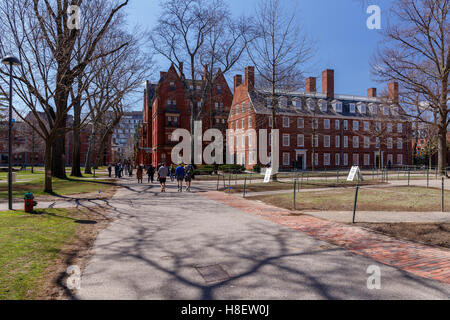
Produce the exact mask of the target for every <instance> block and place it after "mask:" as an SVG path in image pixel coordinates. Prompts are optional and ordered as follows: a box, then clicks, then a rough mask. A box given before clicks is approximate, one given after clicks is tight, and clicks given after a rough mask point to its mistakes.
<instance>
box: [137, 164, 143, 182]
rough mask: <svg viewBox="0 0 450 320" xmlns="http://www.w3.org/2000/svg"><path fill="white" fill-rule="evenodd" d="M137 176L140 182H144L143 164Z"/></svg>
mask: <svg viewBox="0 0 450 320" xmlns="http://www.w3.org/2000/svg"><path fill="white" fill-rule="evenodd" d="M136 176H137V179H138V183H143V178H144V177H143V176H144V168H143V167H142V166H139V167H138V169H137V172H136Z"/></svg>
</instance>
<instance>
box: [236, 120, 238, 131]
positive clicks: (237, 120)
mask: <svg viewBox="0 0 450 320" xmlns="http://www.w3.org/2000/svg"><path fill="white" fill-rule="evenodd" d="M236 130H239V121H238V120H236Z"/></svg>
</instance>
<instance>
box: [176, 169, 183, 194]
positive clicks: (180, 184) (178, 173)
mask: <svg viewBox="0 0 450 320" xmlns="http://www.w3.org/2000/svg"><path fill="white" fill-rule="evenodd" d="M185 176H186V172H185V171H184V167H183V165H179V166H178V167H177V169H176V170H175V177H176V178H177V182H178V192H183V181H184V178H185Z"/></svg>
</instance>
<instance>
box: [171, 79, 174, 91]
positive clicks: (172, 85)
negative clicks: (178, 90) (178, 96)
mask: <svg viewBox="0 0 450 320" xmlns="http://www.w3.org/2000/svg"><path fill="white" fill-rule="evenodd" d="M173 90H175V82H173V81H171V82H170V91H173Z"/></svg>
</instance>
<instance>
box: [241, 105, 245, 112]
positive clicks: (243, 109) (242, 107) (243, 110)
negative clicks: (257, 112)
mask: <svg viewBox="0 0 450 320" xmlns="http://www.w3.org/2000/svg"><path fill="white" fill-rule="evenodd" d="M241 109H242V113H245V103H242V105H241Z"/></svg>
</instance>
